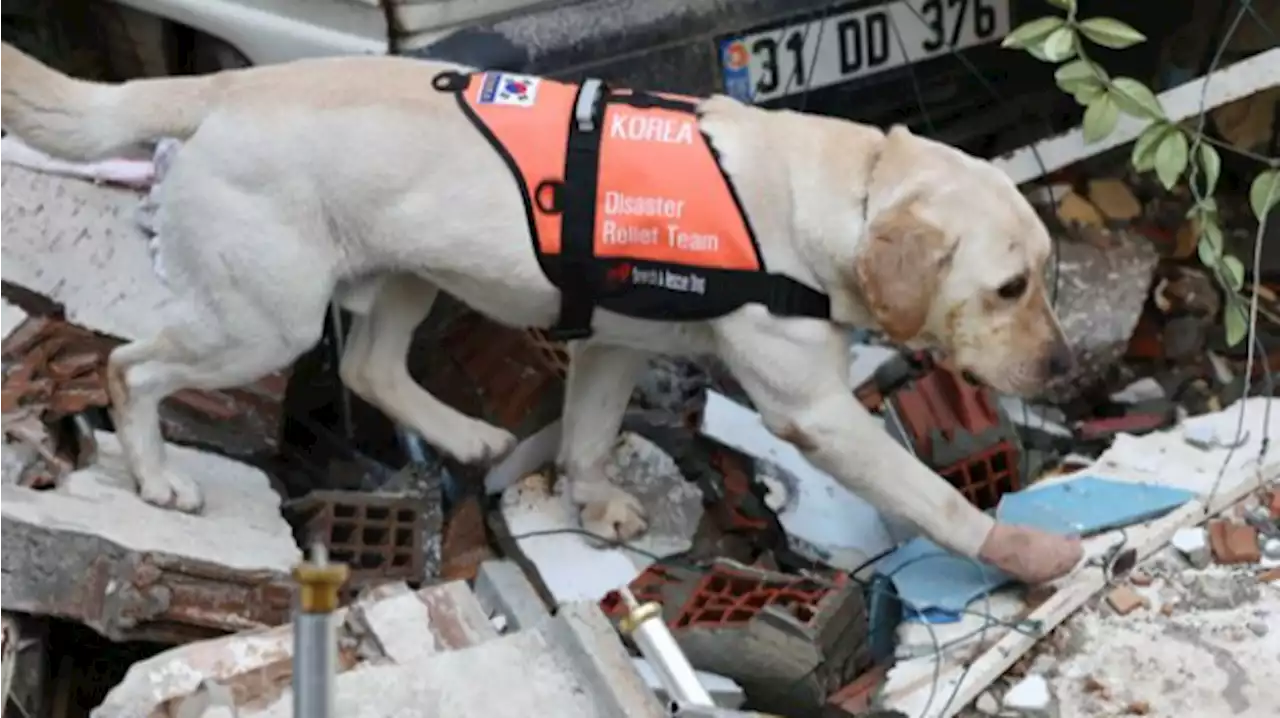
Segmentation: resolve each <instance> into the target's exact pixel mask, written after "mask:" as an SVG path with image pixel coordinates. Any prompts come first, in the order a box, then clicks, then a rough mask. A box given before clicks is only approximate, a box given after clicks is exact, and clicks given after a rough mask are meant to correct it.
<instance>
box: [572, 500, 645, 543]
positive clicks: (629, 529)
mask: <svg viewBox="0 0 1280 718" xmlns="http://www.w3.org/2000/svg"><path fill="white" fill-rule="evenodd" d="M611 488H612V487H611ZM612 493H613V495H612V496H610V497H609V498H602V499H598V500H594V501H587V502H586V503H584V504H582V509H581V511H580V513H579V514H578V516H579V519H580V520H581V521H582V528H583V529H585V530H586V531H587V532H588V533H590V534H592V535H593V536H595V537H596V538H598V539H602V540H604V541H609V542H620V541H630V540H631V539H634V538H636V537H638V536H640V535H641V534H643V533H644V532H645V531H646V530H648V528H649V516H648V513H647V512H646V511H645V508H644V504H642V503H640V500H639V499H637V498H636V497H634V496H632V495H631V494H628V493H627V492H625V491H622V490H621V489H614V491H613V492H612Z"/></svg>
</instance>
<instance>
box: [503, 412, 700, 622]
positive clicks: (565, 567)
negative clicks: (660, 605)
mask: <svg viewBox="0 0 1280 718" xmlns="http://www.w3.org/2000/svg"><path fill="white" fill-rule="evenodd" d="M519 450H520V449H519V448H517V451H519ZM606 474H607V476H608V479H609V480H610V482H611V483H613V484H614V485H615V486H618V487H619V488H622V489H624V490H625V491H627V492H628V493H630V494H631V495H632V496H634V497H635V498H636V499H638V500H639V501H640V503H641V504H642V505H643V506H644V507H645V509H646V510H647V511H648V515H649V528H648V530H647V531H646V532H645V533H644V535H642V536H640V537H639V538H637V539H634V540H632V541H631V542H630V543H629V544H628V546H629V547H630V548H621V547H619V548H612V547H601V546H599V545H598V542H597V541H594V540H592V539H590V538H588V537H587V536H585V535H583V533H582V527H581V523H580V521H579V517H578V508H577V506H575V505H574V503H573V500H572V499H571V497H570V496H569V493H568V487H567V482H566V481H562V480H553V479H552V477H550V476H547V475H545V474H542V473H538V474H531V475H529V476H527V477H525V478H524V479H522V480H520V481H518V482H517V483H515V484H514V485H512V486H509V487H507V489H506V490H505V491H503V494H502V514H503V518H504V519H505V520H506V523H507V527H508V529H509V530H510V531H511V535H512V536H519V537H522V538H519V539H517V543H518V544H519V546H520V552H521V553H522V554H524V556H525V557H526V558H527V559H528V560H529V561H531V562H532V563H533V564H534V565H535V566H536V567H537V569H538V575H539V577H540V578H541V579H542V582H543V583H544V584H545V585H546V587H547V589H548V590H549V591H550V592H551V595H552V596H554V597H555V599H556V602H557V603H564V602H568V601H582V600H586V601H598V600H600V599H601V598H602V597H603V596H604V595H605V594H606V593H608V592H609V591H612V590H614V589H616V588H617V587H618V586H621V585H623V584H625V583H627V582H629V581H631V580H632V579H633V578H635V577H636V574H638V573H639V572H640V571H642V570H644V568H645V567H647V566H648V565H649V564H650V563H652V562H653V558H652V557H653V556H670V555H673V554H677V553H681V552H683V551H687V550H688V549H689V548H690V547H691V546H692V545H693V535H694V532H695V531H697V528H698V524H699V522H700V521H701V520H702V515H703V512H704V509H703V506H702V491H701V490H699V489H698V487H697V486H696V485H695V484H693V483H690V482H688V481H686V480H685V478H684V476H683V475H682V474H681V473H680V470H679V469H678V468H677V467H676V465H675V461H674V460H673V459H672V458H671V457H670V456H668V455H667V454H666V453H665V452H663V451H662V450H661V449H659V448H658V447H657V446H656V445H654V444H653V443H652V442H650V441H649V440H647V439H645V438H643V437H641V436H639V435H637V434H634V433H631V432H624V433H623V434H622V436H621V437H620V438H619V440H618V443H617V444H616V445H615V449H614V455H613V457H612V461H611V462H610V463H609V465H608V466H607V467H606Z"/></svg>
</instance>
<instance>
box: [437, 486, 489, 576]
mask: <svg viewBox="0 0 1280 718" xmlns="http://www.w3.org/2000/svg"><path fill="white" fill-rule="evenodd" d="M491 558H493V550H492V549H490V548H489V530H488V527H487V526H486V525H485V520H484V509H483V508H482V507H481V506H480V500H479V498H477V497H475V496H468V497H467V498H465V499H463V500H462V502H461V503H459V504H458V505H457V506H456V507H454V509H453V511H452V512H451V513H450V515H449V520H448V522H447V523H446V524H445V529H444V539H443V544H442V546H441V547H440V575H441V577H442V578H443V579H444V580H446V581H454V580H462V581H474V580H475V578H476V574H477V573H479V571H480V564H482V563H484V562H485V561H488V560H489V559H491Z"/></svg>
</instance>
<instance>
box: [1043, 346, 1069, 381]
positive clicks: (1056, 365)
mask: <svg viewBox="0 0 1280 718" xmlns="http://www.w3.org/2000/svg"><path fill="white" fill-rule="evenodd" d="M1045 368H1046V369H1048V370H1049V371H1048V374H1049V376H1052V377H1057V376H1062V375H1064V374H1069V373H1071V371H1072V370H1074V369H1075V368H1076V358H1075V354H1073V353H1072V351H1071V347H1069V346H1067V343H1066V342H1057V343H1055V344H1054V346H1053V349H1052V350H1050V352H1049V358H1048V361H1047V366H1046V367H1045Z"/></svg>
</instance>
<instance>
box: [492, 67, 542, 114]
mask: <svg viewBox="0 0 1280 718" xmlns="http://www.w3.org/2000/svg"><path fill="white" fill-rule="evenodd" d="M538 82H539V79H538V78H536V77H530V76H528V75H513V74H511V73H508V72H486V73H485V74H484V81H483V82H481V83H480V96H479V97H478V98H476V99H477V102H478V103H479V104H481V105H514V106H516V107H532V106H533V100H534V98H535V97H537V95H538Z"/></svg>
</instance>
